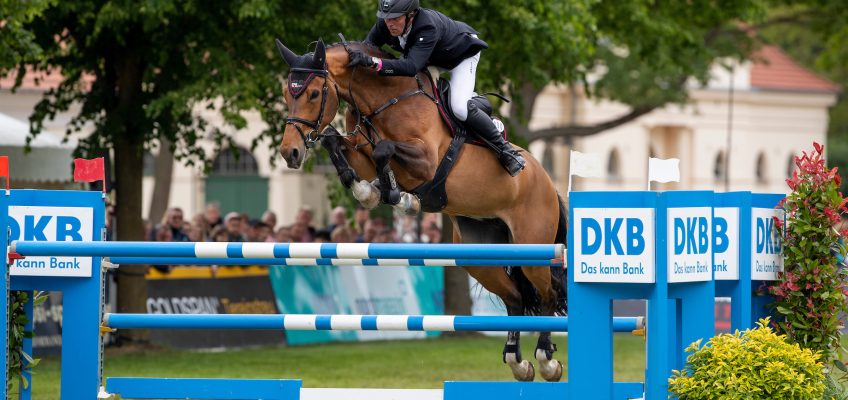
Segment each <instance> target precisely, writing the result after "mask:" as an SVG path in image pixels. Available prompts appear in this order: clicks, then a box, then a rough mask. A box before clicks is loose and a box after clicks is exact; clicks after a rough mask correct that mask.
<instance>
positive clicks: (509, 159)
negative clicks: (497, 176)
mask: <svg viewBox="0 0 848 400" xmlns="http://www.w3.org/2000/svg"><path fill="white" fill-rule="evenodd" d="M465 125H466V126H467V127H468V128H470V129H471V130H472V131H473V132H474V133H476V134H477V135H478V136H480V138H482V139H483V140H485V141H487V142H489V143H490V144H492V145H493V146H494V147H495V152H496V153H497V155H498V161H500V162H501V165H503V167H504V169H505V170H506V172H508V173H509V174H510V175H511V176H515V175H518V173H519V172H521V170H522V169H524V164H525V163H526V161H525V160H524V157H522V156H521V154H518V151H516V150H515V148H514V147H512V145H511V144H509V142H507V141H506V139H504V137H503V134H502V133H501V132H500V131H498V128H496V127H495V123H494V122H492V118H491V117H489V116H488V115H486V113H484V112H483V111H482V110H480V108H478V107H477V103H475V102H474V100H469V101H468V118H467V119H466V120H465Z"/></svg>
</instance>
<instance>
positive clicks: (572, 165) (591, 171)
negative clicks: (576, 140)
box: [568, 150, 604, 192]
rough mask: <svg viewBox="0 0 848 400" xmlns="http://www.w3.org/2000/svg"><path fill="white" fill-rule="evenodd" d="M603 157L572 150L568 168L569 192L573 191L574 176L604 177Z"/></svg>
mask: <svg viewBox="0 0 848 400" xmlns="http://www.w3.org/2000/svg"><path fill="white" fill-rule="evenodd" d="M602 165H603V164H602V163H601V157H600V156H599V155H597V154H594V153H581V152H579V151H575V150H571V157H570V160H569V167H568V191H569V192H570V191H571V181H572V178H571V177H572V176H575V175H576V176H580V177H583V178H600V177H603V176H604V169H603V168H602Z"/></svg>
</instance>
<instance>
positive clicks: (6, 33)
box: [0, 0, 55, 71]
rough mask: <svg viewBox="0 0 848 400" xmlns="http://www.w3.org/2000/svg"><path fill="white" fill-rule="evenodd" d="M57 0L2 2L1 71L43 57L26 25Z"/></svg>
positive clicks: (8, 0)
mask: <svg viewBox="0 0 848 400" xmlns="http://www.w3.org/2000/svg"><path fill="white" fill-rule="evenodd" d="M54 2H55V0H31V1H15V0H4V1H0V71H2V70H4V69H7V68H14V67H15V66H16V65H18V64H19V63H21V62H23V61H26V60H34V59H36V58H38V57H39V56H40V55H41V49H40V48H39V47H38V45H36V44H35V37H34V35H33V34H32V32H31V31H30V30H28V29H27V28H26V27H25V25H26V24H27V23H29V22H31V21H32V20H33V19H34V18H35V17H36V16H38V15H39V14H41V13H42V12H43V11H44V9H45V8H47V6H49V5H51V4H53V3H54Z"/></svg>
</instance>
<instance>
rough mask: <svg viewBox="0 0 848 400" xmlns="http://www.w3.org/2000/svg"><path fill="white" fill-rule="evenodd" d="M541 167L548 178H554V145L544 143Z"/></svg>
mask: <svg viewBox="0 0 848 400" xmlns="http://www.w3.org/2000/svg"><path fill="white" fill-rule="evenodd" d="M542 167H543V168H545V171H547V172H548V176H550V177H554V176H555V175H554V144H553V142H546V143H545V152H544V153H543V154H542Z"/></svg>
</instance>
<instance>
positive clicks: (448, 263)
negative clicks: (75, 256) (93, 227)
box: [109, 257, 562, 267]
mask: <svg viewBox="0 0 848 400" xmlns="http://www.w3.org/2000/svg"><path fill="white" fill-rule="evenodd" d="M109 261H110V262H112V263H113V264H118V265H221V266H224V265H298V266H309V265H335V266H342V267H347V266H360V265H364V266H379V267H406V266H442V267H463V266H497V267H506V266H525V267H528V266H531V267H532V266H547V267H561V266H562V260H520V259H516V260H506V259H504V260H487V259H406V258H400V259H393V258H196V257H112V258H111V259H110V260H109Z"/></svg>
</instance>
